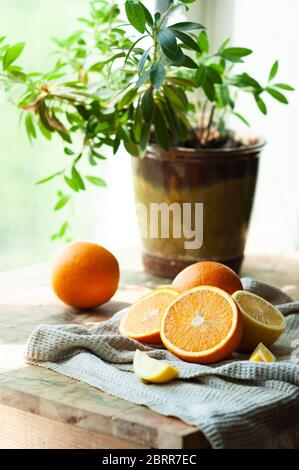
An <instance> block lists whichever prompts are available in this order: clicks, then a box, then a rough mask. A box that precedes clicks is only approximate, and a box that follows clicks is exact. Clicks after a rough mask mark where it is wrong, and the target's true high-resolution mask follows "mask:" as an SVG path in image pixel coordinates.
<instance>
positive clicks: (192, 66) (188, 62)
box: [182, 55, 198, 69]
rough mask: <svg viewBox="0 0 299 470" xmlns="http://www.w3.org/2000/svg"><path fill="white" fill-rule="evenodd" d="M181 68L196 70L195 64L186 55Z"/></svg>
mask: <svg viewBox="0 0 299 470" xmlns="http://www.w3.org/2000/svg"><path fill="white" fill-rule="evenodd" d="M182 66H183V67H186V68H187V69H197V67H198V65H197V63H196V62H195V61H194V60H193V59H191V57H189V56H187V55H185V59H184V63H183V65H182Z"/></svg>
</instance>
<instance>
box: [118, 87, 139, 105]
mask: <svg viewBox="0 0 299 470" xmlns="http://www.w3.org/2000/svg"><path fill="white" fill-rule="evenodd" d="M136 95H137V90H136V88H131V89H130V90H129V91H127V93H125V94H124V96H123V97H122V98H121V99H120V100H119V102H118V104H117V109H123V108H124V107H125V106H129V105H130V104H131V103H133V101H134V99H135V97H136Z"/></svg>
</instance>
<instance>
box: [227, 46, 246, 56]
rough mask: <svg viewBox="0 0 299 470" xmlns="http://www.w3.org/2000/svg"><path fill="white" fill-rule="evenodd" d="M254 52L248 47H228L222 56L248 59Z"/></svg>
mask: <svg viewBox="0 0 299 470" xmlns="http://www.w3.org/2000/svg"><path fill="white" fill-rule="evenodd" d="M252 52H253V51H252V50H251V49H247V48H246V47H228V48H226V49H224V50H223V51H222V53H221V55H228V56H231V55H234V56H237V57H246V56H248V55H250V54H252Z"/></svg>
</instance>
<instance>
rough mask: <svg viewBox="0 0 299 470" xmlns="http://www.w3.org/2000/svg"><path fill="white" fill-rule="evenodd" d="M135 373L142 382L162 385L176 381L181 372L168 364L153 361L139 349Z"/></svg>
mask: <svg viewBox="0 0 299 470" xmlns="http://www.w3.org/2000/svg"><path fill="white" fill-rule="evenodd" d="M133 365H134V372H135V374H136V375H137V377H139V378H140V379H142V380H146V381H147V382H153V383H157V384H162V383H165V382H170V380H173V379H176V378H177V377H178V375H179V371H178V370H177V369H176V368H175V367H172V366H170V365H168V364H165V363H164V362H162V361H158V360H157V359H152V358H151V357H149V356H148V355H147V354H145V353H144V352H142V351H139V350H138V349H137V350H136V351H135V355H134V364H133Z"/></svg>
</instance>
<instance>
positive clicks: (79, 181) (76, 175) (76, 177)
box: [72, 165, 85, 191]
mask: <svg viewBox="0 0 299 470" xmlns="http://www.w3.org/2000/svg"><path fill="white" fill-rule="evenodd" d="M72 180H73V181H75V182H76V184H77V186H78V188H79V189H81V190H82V191H84V190H85V184H84V181H83V179H82V176H81V175H80V173H79V172H78V170H77V168H76V167H75V165H73V167H72Z"/></svg>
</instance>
